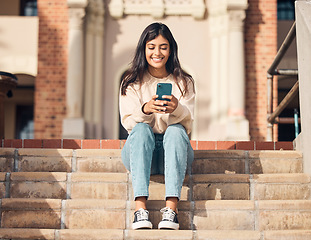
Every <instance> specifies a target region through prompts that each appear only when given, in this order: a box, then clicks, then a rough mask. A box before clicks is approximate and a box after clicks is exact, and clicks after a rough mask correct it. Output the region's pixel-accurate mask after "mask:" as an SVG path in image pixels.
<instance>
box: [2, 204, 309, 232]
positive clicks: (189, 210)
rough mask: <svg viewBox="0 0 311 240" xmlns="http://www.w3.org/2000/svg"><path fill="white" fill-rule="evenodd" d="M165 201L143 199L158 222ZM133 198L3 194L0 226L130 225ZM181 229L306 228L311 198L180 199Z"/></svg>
mask: <svg viewBox="0 0 311 240" xmlns="http://www.w3.org/2000/svg"><path fill="white" fill-rule="evenodd" d="M164 206H165V202H164V201H148V210H149V212H150V220H151V221H152V223H153V226H154V228H157V225H158V223H159V221H160V220H161V213H160V211H159V210H160V209H161V208H162V207H164ZM134 207H135V203H134V202H133V201H123V200H98V199H91V200H86V199H71V200H57V199H2V202H1V212H2V217H1V227H2V228H40V229H119V230H122V229H130V228H131V222H132V220H133V213H134ZM178 209H179V215H178V216H179V217H178V218H179V222H180V229H181V230H243V231H244V230H247V231H253V230H256V231H261V232H262V231H279V230H310V229H311V200H259V201H253V200H240V201H238V200H222V201H217V200H213V201H195V202H189V201H180V202H179V205H178Z"/></svg>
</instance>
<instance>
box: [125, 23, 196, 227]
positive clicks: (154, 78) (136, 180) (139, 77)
mask: <svg viewBox="0 0 311 240" xmlns="http://www.w3.org/2000/svg"><path fill="white" fill-rule="evenodd" d="M159 83H165V84H169V85H170V86H172V91H171V95H164V96H162V99H157V97H158V96H157V95H156V89H157V86H158V84H159ZM194 98H195V94H194V84H193V79H192V77H191V76H190V75H189V74H187V73H186V72H185V71H184V70H183V69H182V68H181V66H180V63H179V60H178V55H177V43H176V41H175V39H174V37H173V35H172V33H171V31H170V30H169V28H168V27H167V26H166V25H164V24H162V23H153V24H151V25H149V26H148V27H146V28H145V30H144V31H143V33H142V34H141V36H140V39H139V41H138V45H137V48H136V53H135V57H134V59H133V61H132V65H131V68H130V69H129V70H128V71H127V72H126V73H125V74H124V77H123V80H122V83H121V88H120V101H119V103H120V116H121V123H122V125H123V126H124V128H125V129H126V130H127V131H128V133H129V136H128V138H127V141H126V143H125V145H124V147H123V149H122V161H123V163H124V165H125V167H126V168H127V169H128V170H129V171H130V172H131V174H132V184H133V190H134V197H135V213H134V222H133V225H132V227H133V229H140V228H152V223H151V222H150V220H149V212H148V211H147V208H146V202H147V199H148V196H149V192H148V191H149V181H150V174H164V173H165V189H166V193H165V196H166V206H165V207H164V208H163V209H162V210H161V213H162V221H161V222H160V223H159V226H158V228H159V229H162V228H164V229H179V223H178V220H177V212H178V211H177V203H178V201H179V199H180V194H181V188H182V184H183V181H184V178H185V174H186V171H187V168H188V166H191V163H192V161H193V149H192V147H191V144H190V140H189V137H188V136H189V134H190V132H191V128H192V121H193V109H194Z"/></svg>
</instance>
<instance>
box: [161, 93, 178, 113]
mask: <svg viewBox="0 0 311 240" xmlns="http://www.w3.org/2000/svg"><path fill="white" fill-rule="evenodd" d="M162 98H164V99H169V100H170V101H166V100H161V102H163V105H167V106H165V111H162V112H161V113H172V112H174V111H175V109H176V108H177V106H178V99H177V98H176V97H175V96H174V95H170V96H167V95H164V96H162Z"/></svg>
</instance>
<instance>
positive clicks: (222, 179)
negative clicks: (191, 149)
mask: <svg viewBox="0 0 311 240" xmlns="http://www.w3.org/2000/svg"><path fill="white" fill-rule="evenodd" d="M0 169H1V173H0V196H1V202H0V207H1V219H0V220H1V228H0V239H57V240H68V239H72V240H74V239H77V240H83V239H87V240H90V239H170V240H171V239H187V240H190V239H191V240H199V239H209V240H212V239H213V240H218V239H219V240H220V239H231V240H240V239H241V240H242V239H243V240H279V239H285V240H294V239H296V240H297V239H299V240H302V239H311V201H310V200H309V199H310V176H309V175H306V174H304V173H303V162H302V155H301V153H299V152H297V151H255V150H195V161H194V163H193V166H192V172H191V173H189V174H187V176H186V179H185V182H184V185H183V189H182V197H181V201H180V202H179V205H178V208H179V222H180V229H181V230H179V231H169V230H157V229H153V230H139V231H133V230H131V229H130V226H131V222H132V220H133V212H134V206H135V204H134V202H133V201H132V200H133V193H132V188H131V178H130V175H129V174H128V172H127V171H126V169H125V168H124V166H123V164H122V161H121V150H120V149H74V150H73V149H40V148H38V149H31V148H29V149H27V148H0ZM164 187H165V186H164V178H163V176H152V178H151V184H150V194H151V195H150V198H149V199H150V201H148V209H149V211H150V218H151V221H152V222H153V225H154V227H156V226H157V224H158V222H159V221H160V219H161V214H160V212H159V210H160V209H161V208H162V207H164V206H165V202H164V201H163V199H164V192H165V191H164Z"/></svg>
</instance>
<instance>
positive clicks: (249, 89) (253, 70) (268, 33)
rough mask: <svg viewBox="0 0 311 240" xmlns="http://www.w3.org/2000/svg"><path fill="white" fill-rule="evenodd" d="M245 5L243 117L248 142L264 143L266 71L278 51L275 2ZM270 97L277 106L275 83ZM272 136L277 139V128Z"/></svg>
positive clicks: (254, 0)
mask: <svg viewBox="0 0 311 240" xmlns="http://www.w3.org/2000/svg"><path fill="white" fill-rule="evenodd" d="M248 4H249V7H248V10H247V12H246V14H247V17H246V20H245V50H246V52H245V53H246V117H247V119H248V120H249V123H250V135H251V140H254V141H264V140H265V138H266V134H267V121H266V119H267V70H268V68H269V67H270V65H271V63H272V61H273V59H274V57H275V55H276V52H277V1H276V0H265V1H264V0H249V1H248ZM275 80H276V79H275ZM273 95H274V100H273V101H274V103H275V104H276V103H277V82H276V81H275V84H274V94H273ZM275 104H274V105H275ZM275 128H276V127H275ZM274 136H275V139H274V140H277V129H276V130H275V134H274Z"/></svg>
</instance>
